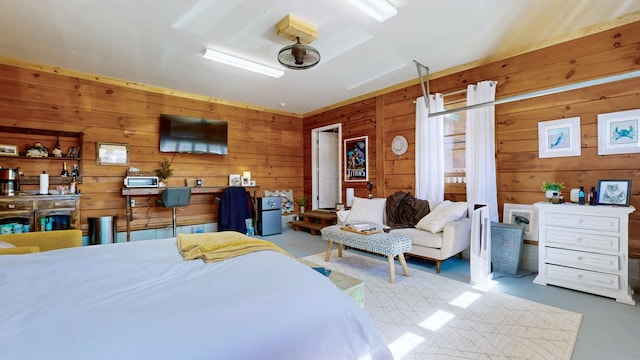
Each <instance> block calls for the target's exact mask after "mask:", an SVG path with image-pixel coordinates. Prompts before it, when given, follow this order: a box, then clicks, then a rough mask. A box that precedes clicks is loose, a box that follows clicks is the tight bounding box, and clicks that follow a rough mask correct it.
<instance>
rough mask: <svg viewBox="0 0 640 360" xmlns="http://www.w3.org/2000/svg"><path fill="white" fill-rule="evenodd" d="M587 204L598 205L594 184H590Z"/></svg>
mask: <svg viewBox="0 0 640 360" xmlns="http://www.w3.org/2000/svg"><path fill="white" fill-rule="evenodd" d="M589 205H598V191H596V188H595V186H592V187H591V190H590V191H589Z"/></svg>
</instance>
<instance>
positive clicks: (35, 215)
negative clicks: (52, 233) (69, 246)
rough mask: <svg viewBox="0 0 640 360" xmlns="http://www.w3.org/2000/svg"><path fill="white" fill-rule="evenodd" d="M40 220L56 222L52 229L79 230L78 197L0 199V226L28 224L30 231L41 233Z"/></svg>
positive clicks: (34, 196)
mask: <svg viewBox="0 0 640 360" xmlns="http://www.w3.org/2000/svg"><path fill="white" fill-rule="evenodd" d="M42 219H45V221H46V220H48V219H53V220H54V221H55V220H58V221H59V222H60V223H59V224H56V225H54V229H56V228H57V229H80V195H75V194H69V195H17V196H1V197H0V224H6V223H11V222H17V223H22V224H26V223H28V224H29V225H30V231H41V230H42V228H41V221H42ZM0 239H1V236H0Z"/></svg>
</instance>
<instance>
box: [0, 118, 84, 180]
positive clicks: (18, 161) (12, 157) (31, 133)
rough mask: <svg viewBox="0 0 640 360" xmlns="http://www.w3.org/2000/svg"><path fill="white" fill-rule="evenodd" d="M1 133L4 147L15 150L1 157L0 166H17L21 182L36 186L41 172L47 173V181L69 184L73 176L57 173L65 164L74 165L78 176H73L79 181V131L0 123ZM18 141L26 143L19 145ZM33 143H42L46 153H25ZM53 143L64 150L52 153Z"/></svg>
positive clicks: (80, 139) (81, 137)
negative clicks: (23, 126)
mask: <svg viewBox="0 0 640 360" xmlns="http://www.w3.org/2000/svg"><path fill="white" fill-rule="evenodd" d="M0 136H2V137H3V138H4V139H5V140H2V142H3V144H4V145H3V146H6V147H8V148H11V149H15V150H16V151H15V152H13V153H12V154H5V155H2V156H0V166H2V167H6V168H19V169H20V184H21V185H37V184H38V183H39V181H40V178H39V176H40V174H41V173H42V172H43V171H45V172H46V173H48V174H49V183H50V184H52V185H68V184H70V183H71V181H72V177H71V176H69V177H62V176H59V174H60V173H61V170H62V166H63V164H65V163H66V164H67V165H68V167H69V169H71V168H72V167H73V166H74V165H76V166H77V168H78V172H79V176H77V177H76V182H77V183H82V174H83V171H82V158H81V157H80V155H81V154H80V150H81V149H82V141H83V133H82V132H71V131H58V130H42V129H31V128H21V127H11V126H0ZM7 139H10V140H7ZM17 143H22V144H25V145H18V144H17ZM36 143H41V144H42V145H43V147H46V148H47V151H46V152H45V154H46V155H47V156H42V157H37V156H27V152H28V151H29V149H30V148H32V147H33V145H34V144H36ZM56 146H60V149H61V151H63V153H62V154H60V153H58V155H59V156H53V151H51V150H49V149H53V148H54V147H56ZM62 149H67V150H66V151H65V150H62ZM60 155H61V156H60ZM69 171H71V170H69Z"/></svg>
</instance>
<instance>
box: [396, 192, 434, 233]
mask: <svg viewBox="0 0 640 360" xmlns="http://www.w3.org/2000/svg"><path fill="white" fill-rule="evenodd" d="M386 211H387V225H388V226H389V229H388V230H392V229H402V228H412V227H415V226H416V224H417V223H418V222H419V221H420V219H422V218H423V217H425V216H426V215H427V214H428V213H429V211H430V209H429V202H428V201H427V200H420V199H418V198H416V197H414V196H413V195H412V194H411V193H410V192H402V191H397V192H395V193H394V194H393V195H390V196H389V197H387V203H386Z"/></svg>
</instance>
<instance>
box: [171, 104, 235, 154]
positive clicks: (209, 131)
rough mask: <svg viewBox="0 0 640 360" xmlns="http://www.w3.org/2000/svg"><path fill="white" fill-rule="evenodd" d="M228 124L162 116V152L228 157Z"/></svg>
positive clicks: (186, 117)
mask: <svg viewBox="0 0 640 360" xmlns="http://www.w3.org/2000/svg"><path fill="white" fill-rule="evenodd" d="M227 128H228V127H227V122H226V121H224V120H209V119H199V118H192V117H188V116H181V115H168V114H160V152H179V153H191V154H217V155H227V154H228V146H227V131H228V129H227Z"/></svg>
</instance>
